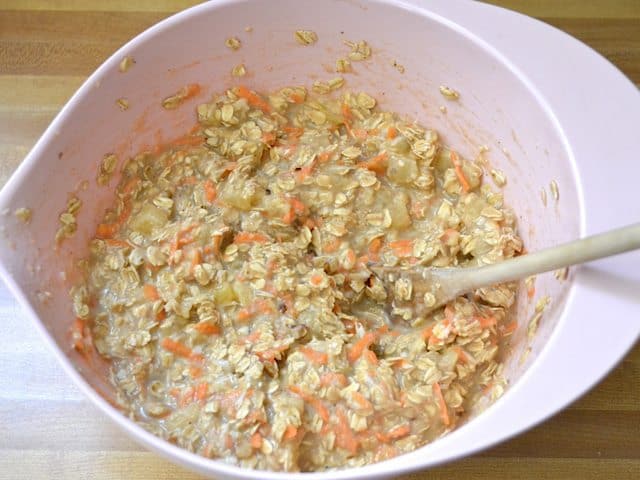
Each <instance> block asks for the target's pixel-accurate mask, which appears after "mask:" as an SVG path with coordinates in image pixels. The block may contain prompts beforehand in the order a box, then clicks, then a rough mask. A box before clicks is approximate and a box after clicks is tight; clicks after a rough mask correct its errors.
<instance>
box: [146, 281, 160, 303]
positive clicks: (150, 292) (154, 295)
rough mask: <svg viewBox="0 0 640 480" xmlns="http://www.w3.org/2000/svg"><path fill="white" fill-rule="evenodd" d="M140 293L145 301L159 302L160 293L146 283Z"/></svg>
mask: <svg viewBox="0 0 640 480" xmlns="http://www.w3.org/2000/svg"><path fill="white" fill-rule="evenodd" d="M142 292H143V294H144V298H146V299H147V300H150V301H156V300H160V293H159V292H158V289H157V288H156V287H155V286H153V285H151V284H148V283H147V284H146V285H145V286H144V287H142Z"/></svg>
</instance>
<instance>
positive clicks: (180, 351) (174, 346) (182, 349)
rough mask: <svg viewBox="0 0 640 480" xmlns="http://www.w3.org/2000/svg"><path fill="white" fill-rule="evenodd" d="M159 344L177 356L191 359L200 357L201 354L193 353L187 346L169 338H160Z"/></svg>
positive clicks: (199, 358)
mask: <svg viewBox="0 0 640 480" xmlns="http://www.w3.org/2000/svg"><path fill="white" fill-rule="evenodd" d="M160 345H162V348H164V349H165V350H167V351H169V352H171V353H173V354H174V355H177V356H179V357H183V358H188V359H191V360H201V359H202V356H201V355H198V354H195V353H193V351H192V350H191V349H190V348H189V347H187V346H186V345H184V344H182V343H180V342H178V341H176V340H173V339H171V338H164V339H162V342H160Z"/></svg>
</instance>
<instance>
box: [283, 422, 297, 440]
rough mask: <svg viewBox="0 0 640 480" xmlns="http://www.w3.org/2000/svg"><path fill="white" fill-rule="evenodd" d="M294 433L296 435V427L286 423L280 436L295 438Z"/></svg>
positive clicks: (285, 438)
mask: <svg viewBox="0 0 640 480" xmlns="http://www.w3.org/2000/svg"><path fill="white" fill-rule="evenodd" d="M296 435H298V429H297V428H296V427H294V426H293V425H288V426H287V428H286V429H285V431H284V435H283V436H282V438H283V439H284V440H292V439H294V438H296Z"/></svg>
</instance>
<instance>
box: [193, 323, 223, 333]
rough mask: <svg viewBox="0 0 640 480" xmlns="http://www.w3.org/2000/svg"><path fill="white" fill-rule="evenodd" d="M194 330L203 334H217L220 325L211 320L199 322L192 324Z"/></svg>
mask: <svg viewBox="0 0 640 480" xmlns="http://www.w3.org/2000/svg"><path fill="white" fill-rule="evenodd" d="M193 328H194V329H196V331H198V332H200V333H202V334H203V335H219V334H220V327H219V326H218V325H215V324H213V323H211V322H200V323H196V324H195V325H194V326H193Z"/></svg>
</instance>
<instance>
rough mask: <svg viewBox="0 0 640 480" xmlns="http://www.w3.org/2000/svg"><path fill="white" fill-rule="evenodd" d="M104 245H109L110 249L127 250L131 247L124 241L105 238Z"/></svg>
mask: <svg viewBox="0 0 640 480" xmlns="http://www.w3.org/2000/svg"><path fill="white" fill-rule="evenodd" d="M105 243H106V244H107V245H109V246H110V247H120V248H127V247H130V246H131V245H129V243H127V242H126V241H124V240H117V239H115V238H107V239H105Z"/></svg>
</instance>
